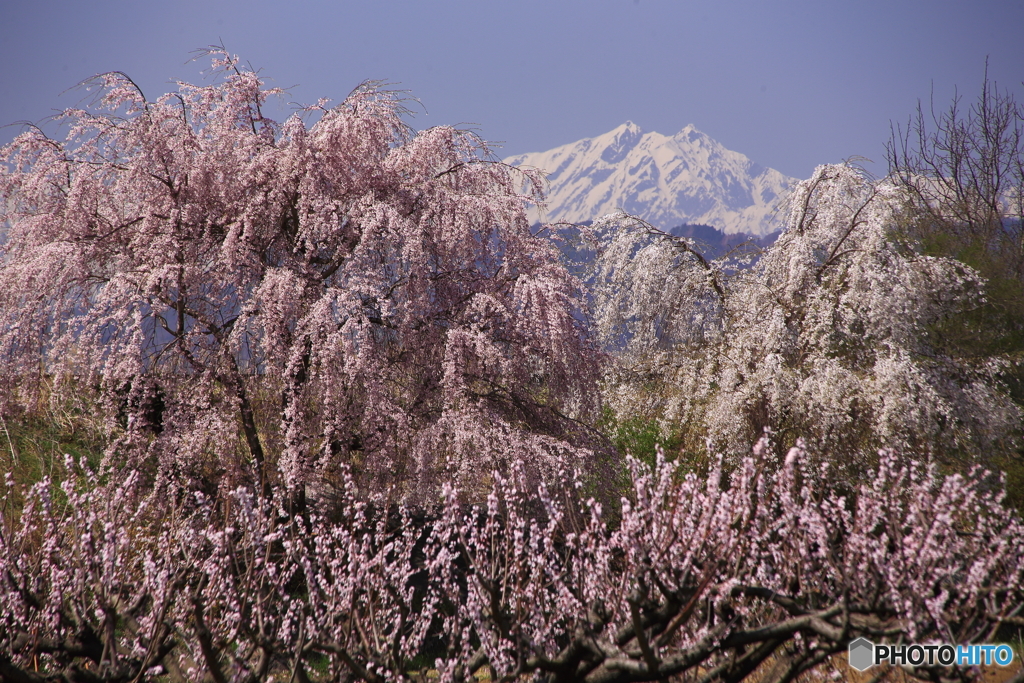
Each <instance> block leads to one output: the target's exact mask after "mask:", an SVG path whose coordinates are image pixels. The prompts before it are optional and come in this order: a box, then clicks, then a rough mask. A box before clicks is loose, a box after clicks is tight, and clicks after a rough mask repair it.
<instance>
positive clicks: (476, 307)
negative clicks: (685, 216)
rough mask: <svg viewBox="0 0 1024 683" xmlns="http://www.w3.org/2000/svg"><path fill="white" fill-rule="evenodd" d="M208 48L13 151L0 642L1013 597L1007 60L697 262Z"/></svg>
mask: <svg viewBox="0 0 1024 683" xmlns="http://www.w3.org/2000/svg"><path fill="white" fill-rule="evenodd" d="M210 57H211V58H212V60H213V65H214V69H215V70H216V71H217V72H218V73H219V74H220V77H219V79H217V80H216V81H215V82H213V83H211V84H207V85H203V86H195V85H190V84H180V86H179V88H178V90H177V91H175V92H172V93H169V94H166V95H164V96H162V97H160V98H157V99H155V100H149V99H147V98H146V97H145V96H144V95H143V93H142V92H141V90H140V89H139V88H138V87H137V85H136V84H135V83H134V82H133V81H132V80H131V79H130V78H129V77H128V76H126V75H125V74H123V73H120V72H115V73H110V74H105V75H102V76H98V77H96V79H94V80H93V81H91V82H90V83H88V84H87V85H88V86H89V87H90V88H92V89H93V90H94V91H95V92H96V93H97V95H96V98H95V99H94V100H93V101H92V102H91V104H90V105H89V106H87V107H84V108H79V109H69V110H66V111H65V112H63V114H61V115H60V117H59V119H60V121H61V122H62V123H63V124H64V125H65V127H66V128H65V129H66V131H67V138H66V140H63V141H61V140H56V139H53V138H51V137H49V136H48V135H47V134H45V133H44V131H42V130H40V129H38V128H33V127H29V128H27V129H26V130H25V132H24V133H22V134H21V135H20V136H19V137H18V138H17V139H15V141H14V142H13V143H11V144H10V145H8V146H7V147H5V148H4V150H3V156H4V159H5V164H4V166H3V167H2V169H0V198H2V204H0V206H2V211H3V219H2V225H3V229H4V231H5V232H4V238H3V241H2V246H0V250H2V251H0V362H2V364H3V369H2V372H0V418H2V420H3V422H2V427H3V431H4V440H3V442H0V444H2V445H3V446H6V447H7V448H6V449H5V450H6V452H5V453H4V455H3V457H4V459H5V460H4V462H5V469H6V470H7V476H6V478H5V483H4V485H3V487H4V488H3V489H2V503H0V505H2V526H0V678H2V679H4V680H12V681H43V680H64V681H83V680H87V681H141V680H174V681H185V680H188V681H213V682H214V683H223V682H224V681H228V680H232V681H264V680H289V681H300V682H304V681H313V680H346V681H349V680H365V681H370V682H372V683H377V682H379V681H391V680H424V681H425V680H427V679H428V678H433V677H435V676H437V677H439V678H440V679H442V680H445V681H449V680H451V681H466V680H469V679H470V678H471V677H474V676H476V677H489V678H490V679H491V680H497V679H501V680H503V681H514V680H517V679H519V678H520V677H521V676H531V677H534V678H536V679H538V680H545V681H551V682H554V681H569V680H574V681H575V680H586V681H591V682H592V683H598V682H608V683H611V682H615V681H655V680H668V679H669V678H673V679H675V680H693V681H701V682H703V681H713V680H722V681H730V682H731V681H740V680H743V679H745V678H747V677H750V676H757V677H759V678H761V679H763V678H765V677H767V678H769V679H771V680H772V681H778V682H779V683H787V682H788V681H791V680H795V679H796V678H798V677H800V676H801V675H804V674H805V673H806V672H808V671H810V670H815V669H817V670H820V671H822V672H824V674H823V675H828V674H829V673H830V672H837V671H839V670H838V669H836V668H835V663H834V661H833V659H832V657H833V656H834V655H835V654H836V653H840V652H842V651H845V649H846V647H847V644H848V643H849V641H851V640H853V639H855V638H857V637H861V636H863V637H867V638H869V639H871V640H873V641H875V642H883V641H885V642H950V643H966V642H991V641H993V640H995V639H999V640H1010V639H1012V638H1014V637H1017V636H1016V634H1017V633H1018V631H1017V629H1018V628H1019V627H1021V626H1022V625H1024V615H1022V610H1024V589H1022V583H1021V581H1022V574H1024V526H1022V524H1021V519H1020V512H1019V511H1020V506H1021V505H1022V503H1024V466H1022V464H1021V462H1020V460H1021V436H1022V435H1021V408H1022V401H1024V388H1022V382H1024V366H1022V362H1024V358H1022V355H1021V352H1022V350H1024V337H1022V332H1024V330H1022V325H1024V309H1022V308H1021V307H1022V306H1024V296H1022V294H1024V291H1022V286H1024V221H1022V218H1024V141H1022V139H1021V136H1022V131H1024V111H1022V110H1021V107H1020V106H1019V105H1018V104H1017V103H1016V102H1015V101H1014V100H1013V98H1012V97H1010V96H1008V95H1006V94H1005V93H1004V92H1001V91H1000V90H999V89H998V88H997V87H996V86H995V84H992V83H989V82H988V80H987V79H986V81H985V84H984V86H983V89H982V93H981V96H980V97H979V98H978V99H977V100H976V101H973V102H970V103H965V102H963V101H960V100H957V101H955V102H954V103H953V105H952V106H951V107H950V108H949V109H948V110H946V111H944V112H941V113H938V114H935V115H933V116H929V115H927V114H926V113H925V112H923V111H919V112H918V115H917V117H916V118H914V119H911V122H910V125H909V127H908V128H907V129H902V128H896V129H895V130H894V132H893V136H892V140H891V142H890V145H889V148H888V149H889V166H890V173H889V175H888V176H887V177H885V178H882V179H876V178H872V177H870V176H869V175H868V174H867V173H865V172H864V171H863V170H861V169H859V168H858V167H856V166H855V165H853V164H844V165H827V166H821V167H819V168H818V169H817V170H816V171H815V173H814V175H813V176H812V177H811V178H809V179H807V180H806V181H803V182H801V183H800V184H799V185H798V186H797V187H796V188H795V189H794V191H793V192H792V194H791V195H790V196H789V197H788V198H787V199H786V201H785V203H784V204H783V205H782V206H781V207H780V209H779V216H780V221H782V222H783V226H782V227H783V232H782V235H781V236H780V237H779V238H778V240H777V241H776V242H774V243H773V244H772V245H770V246H768V247H767V248H765V249H763V250H754V249H752V248H751V249H738V250H735V251H733V252H731V253H729V254H725V255H722V256H719V257H717V258H713V259H712V258H710V257H706V256H705V255H704V253H703V252H702V250H701V248H700V245H699V244H697V243H696V242H695V241H694V240H692V239H690V238H686V237H680V236H677V235H673V234H671V233H669V232H665V231H662V230H660V229H658V228H657V227H655V226H652V225H649V224H647V223H645V222H644V221H642V220H640V219H638V218H635V217H630V216H625V215H619V214H614V215H610V216H606V217H604V218H602V219H601V220H599V221H597V222H595V223H594V224H593V225H590V226H565V225H551V226H542V227H533V228H531V226H530V224H529V222H528V220H527V213H526V208H527V206H528V205H529V204H531V203H534V204H536V203H540V202H543V192H544V182H543V178H542V177H541V176H540V174H539V173H537V172H535V171H532V170H530V169H518V168H512V167H510V166H507V165H505V164H503V163H501V162H499V161H497V159H496V158H495V157H494V155H493V154H492V153H491V150H490V148H489V147H488V145H487V144H486V143H485V142H484V141H483V140H482V139H480V138H479V137H478V136H476V135H475V134H473V133H471V132H469V131H466V130H463V129H459V128H454V127H449V126H438V127H434V128H430V129H427V130H424V131H420V132H416V131H414V130H412V129H411V128H410V127H409V126H408V125H407V123H406V119H405V118H404V117H405V115H406V113H407V112H406V110H405V108H404V106H405V100H404V99H403V94H402V93H400V92H395V91H392V90H389V89H387V88H386V87H384V86H383V85H381V84H378V83H365V84H363V85H362V86H360V87H359V88H358V89H356V90H355V91H354V92H353V93H351V94H350V95H349V96H348V97H347V98H346V99H345V100H344V101H343V102H342V103H341V104H340V105H338V106H336V107H330V108H329V107H327V106H326V102H325V101H322V102H320V103H319V104H317V105H315V106H311V107H308V108H305V109H303V110H301V111H298V112H296V113H295V114H294V115H293V116H291V117H290V118H288V119H287V120H285V121H284V122H278V121H274V120H271V119H270V118H268V117H267V116H265V115H264V110H265V109H266V106H267V98H269V97H273V96H275V95H277V94H279V91H277V90H275V89H273V88H268V87H266V86H265V84H264V82H263V81H262V80H261V78H260V76H259V75H258V74H257V73H255V72H253V71H252V70H250V69H248V68H245V67H243V66H242V65H241V64H240V63H239V61H238V60H237V58H234V57H232V56H230V55H228V54H227V53H225V52H223V51H222V50H214V51H212V52H211V53H210ZM566 254H572V255H573V257H574V258H573V259H568V258H566V257H565V255H566ZM4 442H5V443H4ZM7 463H9V465H7ZM1001 473H1002V474H1001ZM908 671H909V674H911V675H913V676H916V677H919V678H922V679H928V680H933V681H940V680H953V679H956V680H964V679H968V678H972V677H975V676H977V675H978V671H977V670H976V669H972V668H970V667H964V668H957V667H952V668H946V667H927V666H925V667H909V670H908ZM1019 676H1020V675H1018V677H1019Z"/></svg>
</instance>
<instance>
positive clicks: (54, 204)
mask: <svg viewBox="0 0 1024 683" xmlns="http://www.w3.org/2000/svg"><path fill="white" fill-rule="evenodd" d="M212 56H213V66H214V70H215V72H217V73H219V75H220V79H219V80H218V82H216V83H214V84H212V85H206V86H194V85H188V84H184V83H182V84H180V86H179V88H178V91H177V92H174V93H170V94H167V95H164V96H162V97H160V98H158V99H157V100H155V101H150V100H147V99H146V98H145V97H144V96H143V93H142V92H141V91H140V90H139V89H138V88H137V87H136V86H135V84H134V83H133V82H132V81H131V80H130V79H129V78H128V77H127V76H125V75H124V74H121V73H109V74H105V75H103V76H98V77H96V79H94V80H93V81H92V82H91V83H90V85H91V86H95V87H98V88H100V91H101V92H100V95H99V96H98V98H97V100H96V105H97V106H95V107H92V108H90V109H72V110H68V111H65V112H64V113H63V114H61V115H60V116H58V117H57V119H58V121H60V122H63V123H64V124H66V125H67V126H68V127H69V133H68V136H67V140H66V141H64V142H61V141H57V140H54V139H51V138H49V137H47V136H46V135H44V134H43V133H42V132H41V131H40V130H38V129H35V128H31V129H29V130H27V131H26V132H25V133H23V134H22V135H20V136H19V137H18V138H17V139H16V140H15V141H14V142H13V143H12V144H10V145H9V146H7V147H6V148H5V149H4V150H3V153H2V154H3V158H4V159H5V160H6V165H5V166H3V167H2V170H0V206H2V215H0V224H6V225H7V236H6V242H5V243H4V244H3V245H2V252H0V363H2V369H0V383H2V387H0V409H7V410H10V409H13V408H14V407H16V406H17V405H19V404H20V405H26V404H29V403H31V402H32V401H35V400H39V398H40V397H42V396H43V395H44V393H43V392H42V391H41V389H42V388H43V387H44V386H45V387H49V390H48V391H49V394H48V395H49V398H50V399H51V400H58V401H59V400H69V396H74V395H79V394H85V395H88V396H94V397H95V398H97V399H98V400H99V401H100V402H101V403H100V405H101V406H102V409H103V415H104V417H105V420H106V426H107V430H108V434H109V435H110V437H111V441H110V446H109V448H108V457H114V456H116V457H117V458H122V459H126V460H127V461H128V462H130V464H132V465H133V466H142V465H143V464H145V465H147V466H148V467H150V468H151V471H155V472H157V473H158V474H159V475H160V476H161V477H164V478H166V477H169V476H171V477H178V478H181V477H184V478H186V479H187V478H192V479H194V480H195V479H197V480H200V481H210V480H211V477H216V478H220V477H222V476H227V477H228V480H229V481H235V480H236V479H237V478H238V477H241V479H240V480H238V481H239V482H240V481H245V480H249V479H252V480H259V481H262V482H263V485H264V486H265V487H266V486H267V485H269V483H270V482H271V481H272V480H274V479H276V478H277V477H279V476H280V477H282V478H283V481H284V482H285V483H286V484H287V485H288V486H290V487H294V488H297V489H299V490H301V488H300V487H302V486H303V485H304V484H307V483H309V482H310V481H311V480H313V479H317V480H322V479H323V478H325V477H326V478H327V479H329V478H330V476H331V473H332V472H333V471H334V470H335V469H336V467H337V466H338V465H339V464H340V463H348V464H350V465H351V466H352V467H353V468H354V469H355V471H356V472H357V475H358V479H359V480H360V481H361V482H366V481H376V482H377V483H382V480H386V479H393V480H401V481H405V482H406V483H407V484H408V486H407V489H406V492H405V493H406V494H407V495H414V494H416V493H417V491H418V489H417V486H418V485H419V484H423V483H424V482H430V481H437V479H435V477H437V476H439V475H440V477H441V478H442V479H447V480H450V481H459V482H462V483H466V482H469V481H472V480H475V479H476V478H478V477H480V476H481V473H482V472H488V471H490V469H491V468H492V467H496V466H497V467H505V466H507V465H508V464H509V459H510V458H513V457H514V458H518V459H523V460H524V461H525V463H526V471H527V472H532V473H533V474H534V475H536V474H538V473H541V472H543V471H545V470H546V469H550V468H551V467H553V466H554V465H555V464H556V463H558V462H559V461H560V460H562V459H564V458H567V457H568V458H580V457H586V454H587V452H588V451H587V450H586V449H585V448H583V444H584V441H585V438H584V437H585V434H584V432H583V430H581V429H580V428H579V427H578V423H577V421H576V420H577V419H578V418H581V417H586V416H588V415H589V414H590V412H591V411H592V410H593V409H594V406H595V398H594V396H595V392H594V391H593V387H594V380H595V377H596V354H595V351H594V349H593V347H592V345H591V344H590V343H589V341H588V339H587V334H586V332H585V330H584V329H583V328H582V327H581V325H580V323H579V322H578V319H579V315H578V311H577V309H578V306H579V304H578V302H579V292H578V285H577V282H576V281H575V280H574V279H573V278H572V277H571V276H570V275H569V274H567V272H566V270H565V269H564V268H563V267H562V266H560V265H559V263H558V260H557V257H556V253H555V251H554V250H553V249H552V248H551V246H550V245H549V244H548V243H547V242H546V241H545V240H543V239H540V238H537V237H535V236H533V235H532V234H531V233H530V231H529V226H528V223H527V220H526V217H525V214H524V210H523V206H524V200H527V199H532V200H536V199H538V196H537V192H538V190H537V188H538V187H539V185H538V179H537V177H535V176H533V175H531V174H530V173H529V172H520V171H515V173H516V174H517V175H515V176H513V175H511V174H512V173H513V170H512V169H510V168H509V167H507V166H505V165H502V164H500V163H497V162H495V161H493V159H492V157H491V156H490V153H489V151H488V149H487V146H486V145H485V144H484V143H483V142H482V141H481V140H480V139H479V138H477V137H476V136H475V135H473V134H471V133H469V132H466V131H463V130H458V129H455V128H451V127H445V126H441V127H436V128H431V129H429V130H425V131H422V132H419V133H414V132H413V131H412V130H411V129H410V128H409V127H408V126H407V125H406V124H405V123H404V122H403V118H402V117H403V115H404V114H405V109H404V108H403V106H402V100H401V98H400V97H399V95H398V94H396V93H395V92H391V91H388V90H385V89H382V88H381V87H380V86H379V85H376V84H364V85H363V86H361V87H359V88H358V89H357V90H355V91H354V92H353V93H352V94H351V95H349V96H348V98H347V99H346V100H345V101H344V102H342V103H341V104H340V105H338V106H336V107H333V108H329V109H328V108H325V104H324V102H321V103H320V104H319V105H317V106H314V107H310V108H309V109H307V110H305V111H303V112H299V113H296V114H295V115H293V116H291V117H290V118H289V119H288V120H287V121H285V122H284V123H277V122H275V121H272V120H270V119H268V118H267V117H266V116H264V115H263V108H264V104H265V101H266V98H267V97H268V96H272V95H275V94H277V91H275V90H273V89H266V88H264V86H263V84H262V82H261V80H260V78H259V77H258V76H257V74H256V73H254V72H252V71H249V70H246V69H244V68H241V67H240V66H239V65H238V62H237V58H234V57H230V56H228V55H227V54H226V53H224V52H223V51H220V50H215V51H213V52H212ZM308 120H313V121H314V122H312V123H309V122H308ZM523 173H525V178H526V180H527V181H529V184H530V185H531V187H532V190H531V193H530V194H528V195H523V194H521V191H520V190H519V188H521V187H523ZM232 453H233V454H234V456H231V457H228V456H229V455H230V454H232ZM512 454H515V455H514V456H513V455H512Z"/></svg>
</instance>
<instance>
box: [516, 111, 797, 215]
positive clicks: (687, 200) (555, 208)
mask: <svg viewBox="0 0 1024 683" xmlns="http://www.w3.org/2000/svg"><path fill="white" fill-rule="evenodd" d="M505 162H506V163H509V164H512V165H526V166H533V167H536V168H539V169H541V170H543V171H545V172H546V173H547V177H548V182H549V184H550V187H549V192H548V209H547V212H546V213H545V214H544V215H543V216H541V215H540V214H539V213H535V215H534V216H533V217H532V218H534V219H535V220H539V219H543V220H547V221H562V220H564V221H574V222H581V221H587V220H592V219H594V218H597V217H599V216H602V215H604V214H606V213H609V212H611V211H614V210H615V209H617V208H621V209H623V210H625V211H627V212H628V213H631V214H634V215H637V216H640V217H641V218H644V219H645V220H647V221H648V222H650V223H652V224H654V225H657V226H659V227H662V228H666V229H667V228H671V227H674V226H676V225H679V224H681V223H704V224H708V225H713V226H715V227H717V228H719V229H720V230H723V231H724V232H726V233H730V234H731V233H737V232H745V233H749V234H753V235H765V234H768V233H770V232H772V231H773V230H775V229H777V226H775V225H774V224H773V223H772V213H773V209H774V207H775V205H776V203H777V201H778V199H779V198H780V197H781V196H782V195H783V194H784V193H785V192H786V191H787V189H788V188H789V187H790V186H791V185H792V183H793V182H794V179H792V178H787V177H786V176H784V175H782V174H781V173H779V172H778V171H776V170H774V169H770V168H764V167H762V166H759V165H758V164H755V163H754V162H752V161H750V159H748V158H747V157H745V156H744V155H742V154H740V153H739V152H733V151H731V150H728V149H726V148H725V147H723V146H722V145H721V144H720V143H718V142H717V141H715V140H713V139H712V138H711V137H709V136H708V135H706V134H704V133H702V132H701V131H699V130H697V128H696V127H695V126H694V125H693V124H688V125H686V126H685V127H684V128H683V129H682V130H680V131H679V132H678V133H676V134H675V135H673V136H671V137H669V136H666V135H662V134H661V133H656V132H644V130H643V129H641V128H640V126H638V125H636V124H635V123H633V122H632V121H626V122H625V123H623V124H622V125H620V126H618V127H616V128H613V129H612V130H610V131H608V132H607V133H604V134H603V135H598V136H596V137H593V138H585V139H583V140H578V141H577V142H574V143H570V144H568V145H562V146H561V147H556V148H555V149H552V150H548V151H547V152H536V153H531V154H520V155H518V156H514V157H509V158H508V159H505Z"/></svg>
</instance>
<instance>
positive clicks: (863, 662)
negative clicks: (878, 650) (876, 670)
mask: <svg viewBox="0 0 1024 683" xmlns="http://www.w3.org/2000/svg"><path fill="white" fill-rule="evenodd" d="M847 658H848V660H849V662H850V666H852V667H853V668H854V669H856V670H857V671H865V670H867V669H869V668H871V667H872V666H874V664H875V644H874V643H872V642H871V641H870V640H868V639H867V638H858V639H857V640H855V641H853V642H852V643H850V648H849V650H848V655H847Z"/></svg>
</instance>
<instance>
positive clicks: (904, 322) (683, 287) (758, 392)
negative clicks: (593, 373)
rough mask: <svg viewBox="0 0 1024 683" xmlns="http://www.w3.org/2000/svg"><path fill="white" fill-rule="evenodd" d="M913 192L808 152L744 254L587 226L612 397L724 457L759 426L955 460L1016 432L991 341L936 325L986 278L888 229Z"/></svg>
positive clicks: (816, 442)
mask: <svg viewBox="0 0 1024 683" xmlns="http://www.w3.org/2000/svg"><path fill="white" fill-rule="evenodd" d="M907 199H908V198H907V196H906V195H905V193H904V191H903V190H902V189H900V188H899V187H898V186H897V185H896V184H893V183H890V182H888V181H872V180H870V179H869V178H867V177H866V176H865V175H864V174H863V173H862V172H861V171H859V170H858V169H856V168H854V167H851V166H847V165H839V166H822V167H819V168H818V169H817V170H816V172H815V173H814V176H813V177H812V178H810V179H809V180H807V181H804V182H803V183H800V184H799V185H798V186H797V187H796V188H795V190H794V192H793V194H792V196H791V197H790V199H789V202H788V206H787V207H786V209H785V210H786V212H787V214H788V216H787V218H786V229H785V231H784V232H783V233H782V235H781V236H780V237H779V239H778V241H777V242H775V243H774V244H773V245H772V246H771V247H769V248H768V249H767V250H766V251H765V252H764V254H763V255H762V256H761V258H760V259H759V260H758V262H757V263H756V264H754V265H753V266H749V267H742V264H739V265H738V264H737V263H736V262H735V261H731V260H729V259H719V260H715V261H708V260H706V259H704V258H703V256H702V255H701V254H699V253H698V252H697V251H696V250H695V249H694V247H693V245H692V244H691V243H690V242H688V241H687V240H685V239H683V238H677V237H673V236H671V235H667V234H665V233H661V232H660V231H657V230H654V229H653V228H651V227H650V226H648V225H645V224H642V223H639V224H638V223H637V222H636V221H632V225H629V224H626V225H624V222H625V223H629V221H631V219H627V220H626V221H624V220H623V219H622V217H616V216H612V217H610V218H609V220H608V221H607V222H606V223H605V224H604V227H602V226H601V225H597V226H595V227H596V230H597V234H596V237H597V238H599V239H600V238H603V240H604V241H603V243H602V245H601V246H602V249H603V251H602V255H601V258H600V260H599V261H598V264H599V268H598V270H599V272H598V278H597V282H598V289H597V300H596V306H597V319H598V324H599V331H600V334H601V337H602V338H603V340H604V343H605V344H606V345H609V346H611V347H616V346H617V347H618V348H619V350H620V351H621V353H620V363H619V364H618V366H617V367H616V368H615V369H614V370H613V371H612V372H611V373H610V381H609V387H610V391H609V396H610V402H611V404H612V405H613V406H615V407H616V410H617V411H618V412H619V413H620V414H624V415H635V414H647V415H648V416H649V417H654V418H660V419H662V420H663V421H664V422H665V423H667V425H668V426H669V427H670V428H672V429H679V428H680V426H682V428H684V429H690V431H691V438H693V441H694V442H697V443H700V442H702V441H703V439H704V438H707V439H710V443H711V444H713V446H714V448H715V449H717V450H720V451H722V452H726V453H729V454H731V455H732V456H734V457H736V458H739V457H742V456H743V454H744V453H745V452H746V451H747V449H748V448H749V445H748V444H750V443H752V442H753V441H755V440H756V439H757V438H758V435H759V434H760V433H761V430H762V429H763V428H765V427H768V428H770V429H771V430H773V431H774V433H775V439H776V440H777V441H779V442H781V443H783V444H785V442H787V441H788V442H789V443H790V444H791V443H793V442H795V440H796V439H797V438H804V439H805V440H806V442H807V444H808V446H809V447H810V448H811V449H812V450H814V451H816V452H819V453H822V454H825V453H827V454H828V455H829V457H831V458H833V459H834V461H835V462H837V463H843V464H845V465H847V466H848V467H851V468H856V467H861V466H862V465H863V455H864V454H865V453H871V452H873V450H874V449H877V448H878V447H893V448H897V449H900V450H902V451H903V452H906V453H911V452H912V453H917V454H921V455H928V456H932V457H939V458H945V459H947V460H953V461H960V462H963V461H967V462H977V461H978V460H979V459H984V457H985V455H986V454H990V453H992V452H993V451H995V450H999V449H1010V448H1012V446H1013V443H1014V441H1013V435H1014V432H1015V430H1016V429H1017V428H1018V425H1019V419H1020V414H1019V411H1018V409H1017V408H1016V407H1015V405H1014V404H1013V402H1012V401H1011V400H1010V399H1009V397H1008V396H1007V394H1006V392H1005V391H1004V389H1003V387H1002V386H1001V384H1000V381H999V371H1000V364H999V358H998V357H984V358H980V359H979V358H978V357H977V356H976V355H969V356H955V355H951V354H950V353H947V352H945V351H944V350H943V348H944V347H943V345H941V344H938V343H936V341H937V339H936V337H935V335H934V334H933V333H934V331H935V330H937V328H938V326H940V325H941V324H942V323H943V322H944V321H945V320H947V319H949V318H950V317H955V316H957V315H959V314H961V313H963V312H965V311H969V310H971V309H972V308H973V307H975V306H977V305H979V304H980V302H981V301H982V300H983V284H984V283H983V281H982V279H981V278H980V277H979V276H978V275H977V273H976V272H975V271H974V270H972V269H970V268H969V267H967V266H965V265H963V264H962V263H960V262H958V261H956V260H953V259H949V258H938V257H930V256H924V255H922V254H920V253H919V252H918V251H916V250H915V248H914V245H913V244H908V243H904V242H901V241H900V240H898V239H896V238H895V236H894V228H895V227H896V226H897V224H898V222H899V221H900V220H902V218H903V217H902V215H901V211H902V210H903V209H904V208H905V207H906V206H907V205H908V201H907ZM652 406H653V409H652ZM691 446H693V447H695V448H701V447H702V446H703V444H702V443H701V445H700V446H697V445H696V443H694V444H691Z"/></svg>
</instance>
